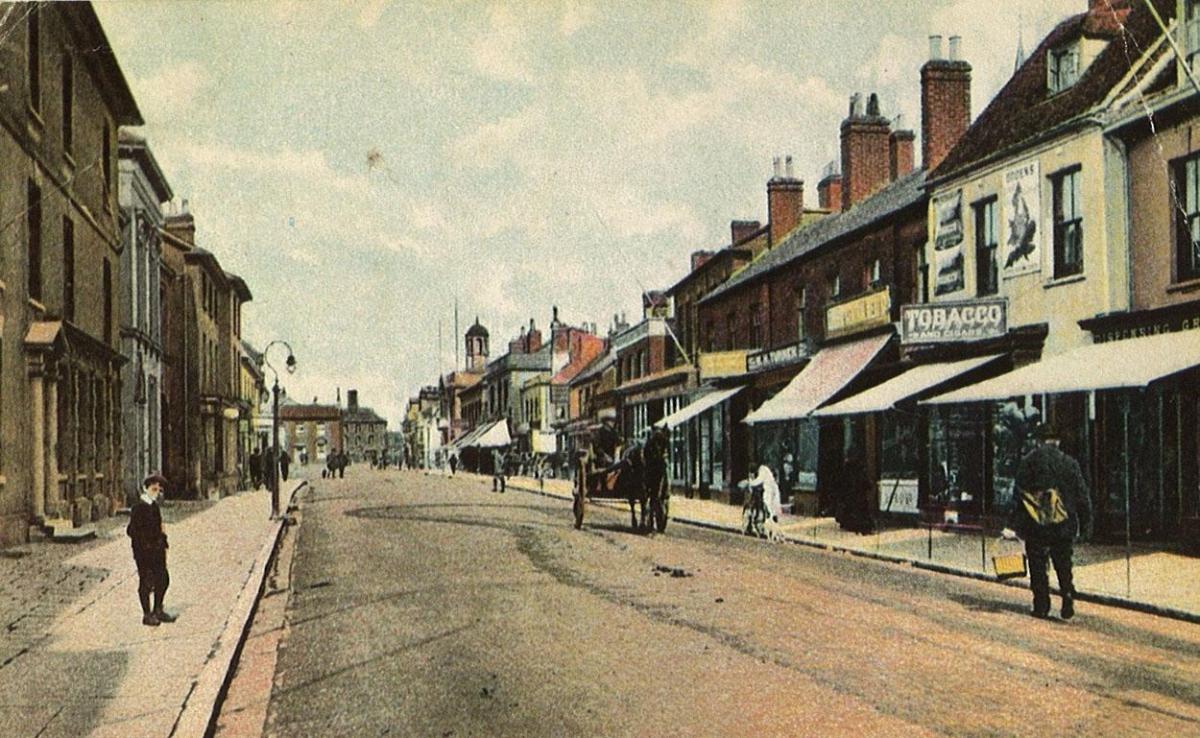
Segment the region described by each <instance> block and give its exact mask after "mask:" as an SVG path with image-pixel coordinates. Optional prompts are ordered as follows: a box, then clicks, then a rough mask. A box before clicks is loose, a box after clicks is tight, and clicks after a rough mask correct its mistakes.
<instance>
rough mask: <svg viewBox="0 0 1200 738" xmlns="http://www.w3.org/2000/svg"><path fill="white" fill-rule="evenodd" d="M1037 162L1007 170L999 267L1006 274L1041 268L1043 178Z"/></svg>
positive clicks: (1022, 272) (1027, 272)
mask: <svg viewBox="0 0 1200 738" xmlns="http://www.w3.org/2000/svg"><path fill="white" fill-rule="evenodd" d="M1039 169H1040V168H1039V166H1038V163H1037V161H1036V160H1035V161H1030V162H1026V163H1024V164H1022V165H1021V166H1018V167H1015V168H1013V169H1010V170H1008V171H1007V172H1005V173H1004V233H1002V234H1001V236H1000V238H1001V243H1002V244H1003V247H1002V248H1001V256H1000V269H1001V271H1002V273H1003V274H1004V276H1006V277H1013V276H1016V275H1018V274H1029V273H1030V272H1036V271H1040V270H1041V268H1042V254H1041V249H1039V248H1038V244H1039V243H1040V241H1041V238H1042V234H1041V229H1040V228H1039V227H1038V220H1039V219H1040V211H1039V207H1040V204H1041V178H1040V172H1039Z"/></svg>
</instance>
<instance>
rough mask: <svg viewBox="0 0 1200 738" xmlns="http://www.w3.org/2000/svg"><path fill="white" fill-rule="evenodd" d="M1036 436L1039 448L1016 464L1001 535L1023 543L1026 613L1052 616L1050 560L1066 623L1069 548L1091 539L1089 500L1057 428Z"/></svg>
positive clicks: (1071, 598) (1071, 592)
mask: <svg viewBox="0 0 1200 738" xmlns="http://www.w3.org/2000/svg"><path fill="white" fill-rule="evenodd" d="M1037 438H1038V445H1037V447H1036V448H1034V449H1033V450H1032V451H1030V452H1029V453H1028V454H1026V456H1025V457H1024V458H1023V459H1021V463H1020V464H1019V465H1018V466H1017V473H1016V477H1015V479H1014V482H1015V488H1014V494H1013V506H1012V509H1011V511H1010V512H1009V516H1008V527H1006V528H1005V529H1004V530H1003V531H1002V533H1001V536H1002V537H1004V538H1005V539H1008V540H1015V539H1017V538H1020V539H1021V540H1023V541H1024V542H1025V556H1026V557H1027V558H1028V560H1029V587H1030V589H1032V590H1033V610H1032V611H1031V612H1030V614H1031V615H1033V616H1034V617H1035V618H1047V617H1049V616H1050V576H1049V564H1050V562H1053V563H1054V573H1055V575H1057V577H1058V590H1059V594H1060V595H1061V596H1062V608H1061V609H1060V610H1059V614H1060V615H1061V616H1062V619H1063V620H1070V619H1071V618H1072V617H1074V616H1075V582H1074V577H1073V574H1072V571H1071V557H1072V554H1073V546H1074V541H1075V537H1076V536H1077V535H1082V536H1083V537H1084V538H1089V537H1090V536H1091V526H1092V500H1091V497H1090V496H1089V493H1088V488H1087V483H1086V482H1085V481H1084V478H1083V471H1082V470H1081V469H1080V468H1079V463H1078V462H1077V461H1075V459H1072V458H1071V457H1070V456H1068V455H1067V454H1065V453H1063V451H1062V450H1061V449H1059V447H1058V444H1059V436H1058V433H1057V432H1056V430H1055V429H1054V428H1053V427H1052V426H1051V425H1049V424H1043V425H1041V426H1040V427H1039V428H1038V429H1037Z"/></svg>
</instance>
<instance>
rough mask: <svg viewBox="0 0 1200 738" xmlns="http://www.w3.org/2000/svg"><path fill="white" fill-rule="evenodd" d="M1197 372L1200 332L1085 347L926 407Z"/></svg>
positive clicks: (939, 398)
mask: <svg viewBox="0 0 1200 738" xmlns="http://www.w3.org/2000/svg"><path fill="white" fill-rule="evenodd" d="M1196 366H1200V331H1195V330H1188V331H1181V332H1179V333H1163V334H1160V335H1157V336H1143V337H1141V338H1130V339H1126V340H1124V341H1111V342H1109V343H1094V344H1091V345H1089V346H1081V347H1079V348H1077V349H1074V350H1072V351H1068V352H1066V353H1065V354H1059V355H1058V356H1051V357H1050V358H1048V359H1043V360H1042V361H1039V362H1037V363H1036V364H1030V365H1029V366H1024V367H1021V368H1020V369H1017V370H1015V371H1012V372H1009V373H1008V374H1003V375H1001V376H999V377H996V378H995V379H989V380H987V381H985V382H980V383H979V384H973V385H971V386H970V387H964V388H962V389H960V390H955V391H954V392H949V393H947V394H944V395H938V396H937V397H931V398H929V399H928V400H924V401H923V402H924V403H925V404H931V405H932V404H948V403H958V402H983V401H986V400H1003V399H1005V398H1008V397H1019V396H1023V395H1041V394H1058V393H1062V392H1089V391H1092V390H1104V389H1120V388H1122V387H1145V386H1146V385H1148V384H1150V383H1151V382H1153V381H1155V380H1158V379H1162V378H1164V377H1169V376H1171V375H1172V374H1178V373H1179V372H1182V371H1186V370H1188V369H1191V368H1193V367H1196Z"/></svg>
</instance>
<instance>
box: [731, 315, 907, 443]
mask: <svg viewBox="0 0 1200 738" xmlns="http://www.w3.org/2000/svg"><path fill="white" fill-rule="evenodd" d="M891 338H892V337H891V334H883V335H879V336H872V337H870V338H863V339H860V340H858V341H851V342H850V343H843V344H839V345H837V346H830V347H829V348H823V349H821V350H820V351H818V352H817V355H816V356H814V357H813V358H812V361H810V362H808V365H807V366H805V367H804V369H802V370H801V371H800V373H799V374H797V375H796V376H795V377H793V378H792V381H791V382H789V383H788V385H787V386H786V387H784V388H783V389H781V390H779V393H778V394H776V395H775V396H774V397H772V398H771V399H769V400H767V401H766V402H764V403H763V404H762V406H761V407H759V408H758V409H757V410H755V411H754V412H752V413H750V414H749V415H747V416H746V420H745V422H746V423H767V422H771V421H776V420H793V419H795V418H804V417H808V416H809V415H810V414H811V413H812V411H813V410H816V409H817V408H819V407H820V406H821V405H823V404H825V403H826V402H828V401H829V398H831V397H833V396H834V395H836V394H837V393H838V392H840V391H841V390H842V389H843V388H845V386H846V385H847V384H849V383H850V381H851V380H853V379H854V378H855V377H856V376H858V373H859V372H861V371H862V370H863V369H864V368H865V367H866V366H867V364H870V363H871V360H872V359H874V358H875V356H876V355H877V354H878V353H879V352H880V351H882V350H883V347H884V346H886V345H887V343H888V341H890V340H891Z"/></svg>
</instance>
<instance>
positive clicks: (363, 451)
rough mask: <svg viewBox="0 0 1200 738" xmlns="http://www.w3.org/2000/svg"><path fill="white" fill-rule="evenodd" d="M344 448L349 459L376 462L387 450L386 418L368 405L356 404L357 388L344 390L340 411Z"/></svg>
mask: <svg viewBox="0 0 1200 738" xmlns="http://www.w3.org/2000/svg"><path fill="white" fill-rule="evenodd" d="M342 428H343V430H344V438H345V445H344V447H343V448H344V450H345V452H346V453H347V454H349V456H350V460H351V461H355V462H362V461H367V462H370V463H372V464H375V463H378V462H379V460H380V459H382V458H383V456H384V453H385V452H386V451H387V447H388V446H387V420H385V419H383V418H381V417H379V415H377V414H376V413H375V411H374V410H372V409H371V408H369V407H363V406H361V405H359V404H358V390H353V389H352V390H349V391H347V392H346V409H345V410H343V411H342Z"/></svg>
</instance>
